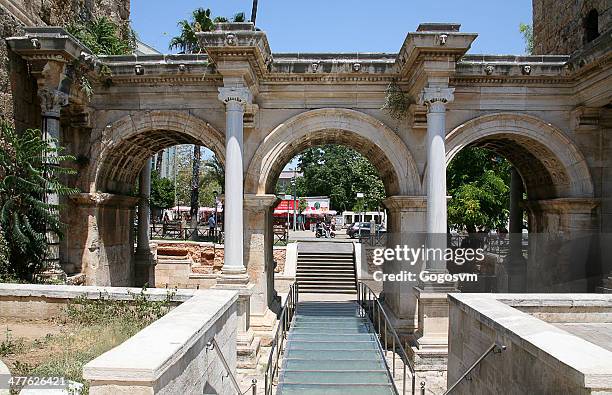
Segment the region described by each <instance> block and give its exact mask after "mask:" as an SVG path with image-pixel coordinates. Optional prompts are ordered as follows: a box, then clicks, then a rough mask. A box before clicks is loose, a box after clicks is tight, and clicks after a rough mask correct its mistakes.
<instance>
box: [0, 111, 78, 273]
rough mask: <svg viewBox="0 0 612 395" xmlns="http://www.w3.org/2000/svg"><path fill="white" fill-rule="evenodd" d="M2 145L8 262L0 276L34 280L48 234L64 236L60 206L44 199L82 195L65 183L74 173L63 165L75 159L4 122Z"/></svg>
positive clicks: (0, 194)
mask: <svg viewBox="0 0 612 395" xmlns="http://www.w3.org/2000/svg"><path fill="white" fill-rule="evenodd" d="M0 141H1V142H2V144H0V232H2V236H3V239H4V243H5V247H4V249H5V250H8V255H9V259H8V260H9V262H10V264H9V265H8V267H5V268H4V272H2V273H0V277H1V278H14V279H20V280H26V281H31V280H32V279H33V278H34V275H35V274H37V273H39V272H40V270H41V269H43V263H44V258H45V254H46V251H47V242H46V237H45V234H46V231H52V232H55V233H56V234H57V235H59V236H60V237H61V236H62V224H61V222H60V220H59V215H58V213H59V207H58V206H57V205H53V204H49V203H46V202H45V195H46V194H47V193H49V194H57V195H59V196H67V195H70V194H74V193H78V190H76V189H73V188H69V187H67V186H65V185H64V184H62V182H61V177H62V176H63V175H66V174H74V173H75V172H74V170H72V169H69V168H67V167H64V166H63V164H64V163H65V162H66V161H72V160H74V158H73V157H72V156H69V155H64V154H63V149H62V148H59V147H57V146H56V142H49V141H45V140H43V138H42V135H41V133H40V131H39V130H32V129H29V130H26V131H24V132H22V133H17V132H15V130H14V129H13V127H12V126H11V125H10V124H9V123H8V122H6V121H0ZM43 158H44V159H43Z"/></svg>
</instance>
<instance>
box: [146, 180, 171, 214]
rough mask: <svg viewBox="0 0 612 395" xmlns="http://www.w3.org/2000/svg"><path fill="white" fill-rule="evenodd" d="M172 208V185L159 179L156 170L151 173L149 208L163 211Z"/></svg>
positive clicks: (168, 181)
mask: <svg viewBox="0 0 612 395" xmlns="http://www.w3.org/2000/svg"><path fill="white" fill-rule="evenodd" d="M173 206H174V183H173V182H172V180H170V179H168V178H161V177H160V176H159V173H158V172H157V170H153V171H151V208H152V209H154V210H164V209H167V208H170V207H173Z"/></svg>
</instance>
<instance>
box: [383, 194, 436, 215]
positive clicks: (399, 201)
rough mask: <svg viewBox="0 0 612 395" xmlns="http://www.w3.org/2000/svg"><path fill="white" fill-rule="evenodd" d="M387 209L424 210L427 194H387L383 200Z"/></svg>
mask: <svg viewBox="0 0 612 395" xmlns="http://www.w3.org/2000/svg"><path fill="white" fill-rule="evenodd" d="M383 205H384V206H385V207H386V208H387V209H389V211H425V210H426V209H427V196H400V195H398V196H389V197H388V198H386V199H385V200H383Z"/></svg>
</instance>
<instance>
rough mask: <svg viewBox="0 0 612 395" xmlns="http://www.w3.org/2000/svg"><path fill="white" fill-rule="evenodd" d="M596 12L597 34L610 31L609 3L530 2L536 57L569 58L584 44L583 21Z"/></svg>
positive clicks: (611, 7)
mask: <svg viewBox="0 0 612 395" xmlns="http://www.w3.org/2000/svg"><path fill="white" fill-rule="evenodd" d="M592 10H597V13H598V25H599V34H600V35H601V34H603V33H604V32H606V31H608V30H610V29H611V28H612V3H611V2H610V1H609V0H533V38H534V54H536V55H569V54H571V53H573V52H574V51H576V50H578V49H580V48H582V47H583V46H584V44H586V43H587V37H586V33H585V20H586V17H587V15H588V14H589V12H591V11H592Z"/></svg>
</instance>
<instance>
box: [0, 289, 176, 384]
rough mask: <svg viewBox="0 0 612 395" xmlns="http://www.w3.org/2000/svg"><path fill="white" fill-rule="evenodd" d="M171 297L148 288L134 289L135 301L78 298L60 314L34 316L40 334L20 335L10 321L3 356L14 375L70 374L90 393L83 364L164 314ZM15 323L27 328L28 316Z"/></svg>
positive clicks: (2, 345)
mask: <svg viewBox="0 0 612 395" xmlns="http://www.w3.org/2000/svg"><path fill="white" fill-rule="evenodd" d="M169 299H170V297H169V298H168V300H167V301H164V302H152V301H149V300H148V299H147V298H146V297H145V296H144V294H140V295H134V298H133V300H132V301H112V300H108V299H107V298H104V297H102V298H101V299H100V300H87V299H78V300H75V301H74V302H73V303H72V304H70V305H69V306H68V307H67V309H66V312H65V315H64V316H63V317H60V318H58V319H57V320H52V321H51V320H49V321H32V322H31V325H32V326H34V325H36V328H35V329H36V330H35V331H32V333H35V334H37V335H39V336H37V337H33V336H30V337H20V336H19V332H15V331H13V330H10V326H11V323H10V322H6V323H4V324H6V327H5V329H4V331H3V333H2V335H1V336H2V337H1V338H0V340H2V341H1V342H0V357H1V358H2V360H3V362H4V363H5V364H6V365H7V366H8V367H9V369H10V370H11V373H12V374H13V375H18V376H42V377H49V376H60V377H65V378H66V379H68V380H72V381H76V382H79V383H83V384H85V387H86V388H85V392H84V393H85V394H87V393H88V388H87V387H88V385H87V383H86V382H85V380H84V379H83V366H84V365H85V364H86V363H87V362H89V361H91V360H92V359H94V358H96V357H98V356H99V355H101V354H103V353H104V352H106V351H108V350H110V349H112V348H114V347H116V346H118V345H119V344H121V343H123V342H124V341H126V340H127V339H129V338H130V337H132V336H133V335H135V334H136V333H137V332H138V331H140V330H141V329H142V328H144V327H145V326H147V325H148V324H149V323H151V322H153V321H155V320H156V319H158V318H160V317H161V316H163V315H164V314H165V313H166V312H167V311H168V310H169V309H170V304H169ZM12 324H13V325H18V327H19V330H20V332H22V331H23V328H24V325H25V326H26V327H27V325H28V322H27V321H21V322H13V323H12ZM3 326H4V325H3ZM58 328H59V329H58ZM45 329H46V332H47V333H46V334H45V335H41V334H42V333H44V332H45ZM41 331H42V332H41ZM16 390H17V389H16V388H15V389H13V392H14V393H17V392H15V391H16Z"/></svg>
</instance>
